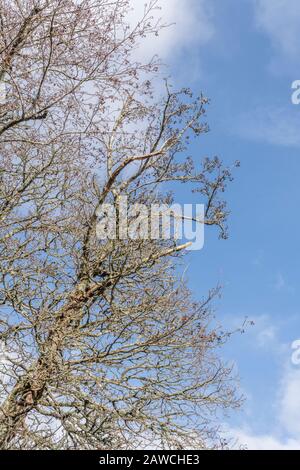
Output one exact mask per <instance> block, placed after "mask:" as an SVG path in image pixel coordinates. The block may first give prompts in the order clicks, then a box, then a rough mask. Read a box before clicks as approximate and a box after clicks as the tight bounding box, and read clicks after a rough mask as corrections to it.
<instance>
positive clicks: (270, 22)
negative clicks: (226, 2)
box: [254, 0, 300, 78]
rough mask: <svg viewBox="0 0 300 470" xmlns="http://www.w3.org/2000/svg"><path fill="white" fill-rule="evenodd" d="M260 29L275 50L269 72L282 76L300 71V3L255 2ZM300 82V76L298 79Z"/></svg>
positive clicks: (282, 0) (293, 0) (291, 0)
mask: <svg viewBox="0 0 300 470" xmlns="http://www.w3.org/2000/svg"><path fill="white" fill-rule="evenodd" d="M254 5H255V17H256V23H257V26H258V28H259V29H260V30H261V31H262V32H263V33H264V34H265V35H266V36H267V37H268V38H269V40H270V43H271V45H272V47H273V57H272V58H271V60H270V63H269V67H270V70H271V71H272V72H273V73H275V74H277V75H278V74H279V75H285V74H291V73H293V74H296V73H297V72H298V70H299V62H300V61H299V50H300V36H299V32H298V29H299V22H300V2H299V0H254ZM295 78H298V76H295Z"/></svg>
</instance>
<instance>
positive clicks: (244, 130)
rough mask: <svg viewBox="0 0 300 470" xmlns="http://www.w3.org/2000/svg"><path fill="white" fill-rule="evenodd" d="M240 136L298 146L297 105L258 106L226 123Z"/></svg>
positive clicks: (274, 143)
mask: <svg viewBox="0 0 300 470" xmlns="http://www.w3.org/2000/svg"><path fill="white" fill-rule="evenodd" d="M227 127H228V130H229V131H230V132H231V133H234V134H237V135H239V136H240V137H242V138H245V139H249V140H254V141H258V142H264V143H267V144H272V145H282V146H285V147H297V148H298V147H300V133H299V128H300V110H299V109H298V108H297V107H294V108H292V107H291V106H290V107H288V106H286V107H276V106H270V107H260V108H255V109H253V110H251V111H249V112H245V113H241V114H240V115H239V116H237V117H236V118H235V119H234V120H233V121H231V122H230V123H229V122H228V123H227Z"/></svg>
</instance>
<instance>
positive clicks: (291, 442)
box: [229, 428, 300, 450]
mask: <svg viewBox="0 0 300 470" xmlns="http://www.w3.org/2000/svg"><path fill="white" fill-rule="evenodd" d="M229 434H230V435H231V437H232V439H233V440H235V441H237V442H236V446H235V447H236V448H245V449H249V450H300V441H299V440H297V439H293V438H291V439H286V440H284V439H280V437H276V436H272V435H267V434H260V435H259V434H257V435H255V434H253V433H252V431H251V430H249V429H247V428H244V429H231V430H230V432H229Z"/></svg>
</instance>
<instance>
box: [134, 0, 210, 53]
mask: <svg viewBox="0 0 300 470" xmlns="http://www.w3.org/2000/svg"><path fill="white" fill-rule="evenodd" d="M131 6H132V8H133V11H132V12H131V14H130V22H131V24H135V23H136V22H137V21H138V20H139V19H140V18H141V17H142V16H143V13H144V8H145V2H144V1H142V0H131ZM157 7H159V8H157V9H156V10H154V12H153V16H154V17H155V18H156V19H159V18H161V20H162V23H163V24H168V25H170V26H169V27H168V28H164V29H163V30H162V31H161V32H160V34H159V36H158V37H148V38H147V39H146V40H144V41H143V43H142V47H141V50H140V51H139V53H140V54H141V55H143V57H144V58H145V57H146V58H149V57H152V56H153V55H155V54H158V55H159V56H160V57H161V58H162V59H167V60H168V62H170V61H172V60H173V59H174V58H175V57H176V56H177V55H178V54H179V53H180V52H182V51H183V50H190V49H191V48H192V47H193V46H195V45H203V44H206V43H207V42H208V41H209V40H210V39H211V38H212V37H213V35H214V26H213V22H212V9H211V6H209V5H208V2H206V1H205V0H157Z"/></svg>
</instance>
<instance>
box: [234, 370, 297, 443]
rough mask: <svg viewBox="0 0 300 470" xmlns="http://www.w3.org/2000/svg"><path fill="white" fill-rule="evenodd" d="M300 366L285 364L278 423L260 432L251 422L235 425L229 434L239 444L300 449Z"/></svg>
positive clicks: (277, 402) (277, 404)
mask: <svg viewBox="0 0 300 470" xmlns="http://www.w3.org/2000/svg"><path fill="white" fill-rule="evenodd" d="M299 392H300V369H297V368H292V366H291V365H290V364H288V366H286V367H284V370H283V375H282V379H281V383H279V384H278V395H277V399H276V401H275V403H269V402H268V401H267V399H266V401H267V402H268V406H272V407H273V408H274V409H275V410H277V415H276V416H275V419H274V426H273V428H272V429H271V430H270V433H269V434H266V433H265V434H260V433H256V432H255V429H253V428H252V429H251V428H250V427H249V426H242V427H241V428H232V429H230V430H229V431H228V435H229V436H230V437H231V438H232V439H233V441H234V443H235V447H236V448H240V447H242V448H247V449H249V450H293V449H294V450H300V393H299Z"/></svg>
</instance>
